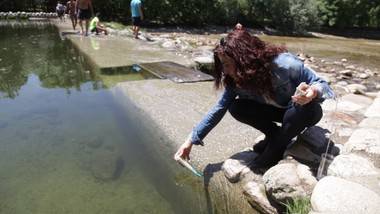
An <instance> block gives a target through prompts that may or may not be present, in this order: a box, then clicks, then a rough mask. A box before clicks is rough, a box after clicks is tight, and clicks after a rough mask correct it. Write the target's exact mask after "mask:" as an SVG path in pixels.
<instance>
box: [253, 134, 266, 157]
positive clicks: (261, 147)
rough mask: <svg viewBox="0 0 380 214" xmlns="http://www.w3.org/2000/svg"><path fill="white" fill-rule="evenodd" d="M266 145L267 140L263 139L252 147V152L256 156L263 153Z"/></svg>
mask: <svg viewBox="0 0 380 214" xmlns="http://www.w3.org/2000/svg"><path fill="white" fill-rule="evenodd" d="M267 145H268V139H267V138H264V139H263V140H260V141H259V142H258V143H256V144H255V145H253V151H254V152H256V153H257V154H261V153H263V152H264V150H265V147H267Z"/></svg>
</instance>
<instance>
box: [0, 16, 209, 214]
mask: <svg viewBox="0 0 380 214" xmlns="http://www.w3.org/2000/svg"><path fill="white" fill-rule="evenodd" d="M0 30H1V34H0V136H1V138H0V198H1V200H0V213H57V214H59V213H81V214H86V213H88V214H95V213H165V214H166V213H206V212H207V209H206V205H205V203H204V201H205V200H204V193H202V191H201V190H202V181H201V180H198V179H196V178H193V177H191V175H190V174H188V172H187V171H185V170H182V169H179V167H178V166H177V165H176V164H175V163H173V161H172V160H171V153H172V152H173V151H168V150H169V149H167V150H165V149H163V150H161V151H160V152H157V151H155V150H154V149H152V146H151V145H152V144H162V145H167V139H166V138H165V136H160V135H158V134H157V133H150V131H149V129H147V128H145V127H143V126H142V125H141V124H142V123H141V121H143V120H145V118H144V116H143V115H139V113H137V112H135V110H134V107H133V106H132V104H130V105H129V106H127V107H125V106H122V105H121V104H120V103H119V102H118V99H121V97H117V94H115V93H111V89H112V84H110V83H109V82H110V80H109V79H108V80H107V83H108V84H104V82H103V79H102V77H105V75H104V74H99V73H97V72H98V71H93V70H91V69H89V68H88V67H87V66H86V64H85V63H84V59H83V58H82V57H81V56H79V55H77V54H76V51H75V50H74V49H73V48H72V47H71V46H70V45H69V44H68V43H67V42H65V41H62V40H60V38H59V36H58V32H57V30H56V29H55V28H54V27H53V26H50V25H48V24H45V25H44V24H27V25H16V26H13V27H11V26H7V25H3V26H0ZM110 78H111V77H110ZM111 79H112V78H111ZM134 79H136V75H134ZM137 79H138V78H137ZM117 80H120V81H124V80H125V78H120V75H118V77H117ZM112 81H114V80H112ZM112 81H111V82H112ZM126 108H127V109H126ZM163 147H164V148H165V146H163Z"/></svg>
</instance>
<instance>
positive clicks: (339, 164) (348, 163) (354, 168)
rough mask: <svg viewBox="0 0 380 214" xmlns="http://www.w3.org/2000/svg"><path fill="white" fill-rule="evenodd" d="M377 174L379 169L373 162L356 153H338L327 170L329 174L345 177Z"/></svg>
mask: <svg viewBox="0 0 380 214" xmlns="http://www.w3.org/2000/svg"><path fill="white" fill-rule="evenodd" d="M376 174H378V171H377V170H376V168H375V166H374V165H373V163H371V162H370V161H368V160H367V159H366V158H363V157H360V156H358V155H355V154H346V155H338V156H337V157H335V158H334V160H333V162H332V163H331V164H330V166H329V168H328V171H327V175H331V176H336V177H340V178H344V179H349V178H352V177H361V176H370V175H376Z"/></svg>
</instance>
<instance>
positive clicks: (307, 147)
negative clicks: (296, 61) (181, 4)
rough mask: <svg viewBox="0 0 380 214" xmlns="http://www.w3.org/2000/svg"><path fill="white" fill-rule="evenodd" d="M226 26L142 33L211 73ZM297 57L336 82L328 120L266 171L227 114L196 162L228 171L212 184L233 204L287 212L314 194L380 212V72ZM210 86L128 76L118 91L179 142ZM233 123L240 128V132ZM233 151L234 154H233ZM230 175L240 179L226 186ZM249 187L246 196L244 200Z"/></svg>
mask: <svg viewBox="0 0 380 214" xmlns="http://www.w3.org/2000/svg"><path fill="white" fill-rule="evenodd" d="M226 32H227V31H226V30H223V29H221V30H220V31H218V30H215V31H213V30H209V31H207V32H206V33H205V31H199V32H197V31H188V32H187V31H185V30H184V31H183V30H178V31H176V32H173V31H169V32H167V31H163V30H162V31H160V30H157V29H156V30H155V31H146V32H143V33H142V34H141V39H142V40H145V41H146V44H150V45H152V47H153V46H161V47H163V48H165V49H166V50H167V51H168V52H172V53H174V54H175V55H177V57H183V58H185V59H189V60H191V61H193V65H196V66H197V67H198V68H199V69H203V70H204V71H208V72H210V71H211V69H210V67H212V64H213V57H212V55H213V53H212V49H213V48H214V47H215V45H216V44H217V43H218V41H219V39H220V37H222V36H225V35H226ZM110 33H111V36H112V37H114V39H119V38H122V39H124V38H128V39H130V37H131V32H130V30H129V29H124V30H114V29H110ZM106 46H107V44H105V45H104V47H103V48H106ZM298 56H299V57H300V58H301V59H302V60H304V62H305V64H307V65H308V66H310V67H311V68H313V69H315V70H316V71H317V72H318V74H319V75H321V76H323V77H324V78H325V79H326V80H327V81H328V82H329V83H330V84H331V86H332V87H333V88H334V89H335V91H336V92H337V94H338V99H337V100H336V101H334V100H328V101H326V102H325V103H324V105H323V110H324V113H325V116H324V118H323V120H322V121H321V122H320V123H319V124H317V126H315V127H313V128H310V129H309V130H308V131H306V132H304V133H303V134H302V135H300V136H299V137H298V139H297V140H296V141H295V143H294V144H292V146H291V147H289V148H288V150H287V152H286V156H285V157H284V160H283V161H281V162H280V163H279V164H278V165H276V166H274V167H272V168H270V169H267V170H265V171H259V172H253V171H251V170H250V169H249V168H248V167H247V164H248V163H249V162H250V161H251V160H252V158H253V157H254V156H255V154H254V153H253V152H252V151H251V150H250V149H245V150H242V148H244V147H245V146H251V145H252V143H253V142H252V138H253V137H252V135H255V134H254V130H252V129H250V128H249V127H241V126H242V125H241V124H239V123H236V122H235V123H234V121H233V119H231V118H230V117H228V116H227V117H226V118H224V119H223V121H228V122H223V121H222V122H221V124H219V125H218V128H217V129H215V130H213V134H210V135H209V136H208V138H207V145H206V147H207V150H206V149H203V150H200V149H199V150H198V148H194V152H193V155H194V156H193V161H194V162H193V163H194V164H195V165H197V166H198V167H200V168H203V169H204V174H205V181H210V180H211V183H212V181H215V179H216V177H217V176H216V174H218V172H220V173H221V174H224V175H223V176H224V177H225V178H224V177H222V178H220V177H218V179H224V180H222V181H220V182H214V183H213V184H215V183H216V185H219V186H218V187H217V188H218V189H219V190H222V192H220V191H216V194H219V195H228V196H229V197H230V198H229V203H242V204H244V203H247V202H248V203H249V204H250V205H251V206H252V207H254V209H255V210H258V211H260V212H262V213H277V212H281V211H282V210H283V206H282V204H283V203H288V202H290V201H291V200H293V199H296V198H306V199H307V200H311V205H312V212H314V213H342V212H343V213H376V211H377V210H378V209H379V207H378V206H379V204H380V199H379V193H380V176H379V169H378V167H379V166H380V163H379V159H380V158H379V156H380V136H379V134H378V132H377V131H376V128H378V127H379V126H380V123H379V121H380V115H379V112H380V94H379V92H378V90H379V86H378V75H379V73H378V72H379V71H378V70H377V68H376V69H373V68H369V67H366V65H358V64H356V63H351V62H350V61H349V60H347V59H345V58H341V59H340V60H330V59H320V58H316V57H313V56H309V54H307V53H298ZM211 88H212V84H211V83H192V84H175V83H171V82H170V81H165V80H146V81H136V82H129V83H128V84H123V83H121V84H119V85H118V86H117V87H116V88H115V91H119V90H120V91H122V93H123V94H125V95H126V96H127V97H128V98H130V99H131V100H133V102H134V103H135V104H136V106H137V107H138V108H140V109H141V110H142V111H143V112H144V113H146V114H147V115H149V116H150V117H151V119H152V124H154V126H157V127H156V128H158V129H160V130H163V132H164V133H165V134H167V135H168V137H169V138H170V139H171V140H172V141H173V142H176V143H177V144H180V143H181V142H182V141H183V140H184V139H185V138H186V135H187V134H188V132H189V130H191V127H192V126H193V125H194V124H195V123H196V122H197V121H198V120H199V119H200V118H201V117H202V115H203V114H204V113H205V112H206V111H207V109H208V108H209V106H211V105H212V104H213V103H214V96H213V95H215V94H214V92H211ZM173 112H176V113H177V114H175V115H173ZM231 130H239V133H236V132H233V131H231ZM329 139H332V143H331V144H329V143H328V142H329ZM231 142H234V143H233V144H232V143H231ZM227 144H228V146H226V145H227ZM327 145H329V148H330V149H328V151H329V153H330V154H331V155H330V156H329V157H330V159H328V161H327V164H326V166H327V167H326V168H325V169H324V171H323V173H322V175H324V177H322V175H320V176H318V175H319V174H318V167H319V165H320V162H321V154H322V153H324V151H326V147H327ZM173 146H174V147H176V146H178V145H176V144H175V145H173ZM210 153H212V155H211V156H210ZM229 156H230V157H231V158H229V159H227V160H226V157H229ZM221 160H223V161H222V162H220V161H221ZM209 170H211V172H210V171H209ZM226 180H229V181H230V182H231V183H233V184H232V185H229V184H228V185H227V184H226V182H225V181H226ZM207 186H208V185H207ZM210 186H211V185H210ZM227 186H228V188H227ZM231 188H233V189H234V190H236V191H235V192H234V194H232V193H231V192H229V191H230V190H231ZM227 189H228V190H227ZM236 194H237V195H236ZM243 194H244V197H245V199H246V201H247V202H242V201H239V200H238V199H239V198H241V197H242V196H243ZM227 198H228V197H227ZM229 203H227V205H228V204H229ZM237 207H239V206H237ZM239 210H240V209H239ZM241 212H242V213H250V212H249V211H247V212H245V211H241Z"/></svg>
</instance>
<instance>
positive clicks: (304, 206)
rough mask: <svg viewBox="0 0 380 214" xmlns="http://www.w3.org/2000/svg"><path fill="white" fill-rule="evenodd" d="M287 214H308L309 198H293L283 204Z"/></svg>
mask: <svg viewBox="0 0 380 214" xmlns="http://www.w3.org/2000/svg"><path fill="white" fill-rule="evenodd" d="M284 206H285V207H286V213H287V214H308V213H309V212H310V210H311V203H310V199H309V198H295V199H292V200H291V201H290V202H288V203H286V204H284Z"/></svg>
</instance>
